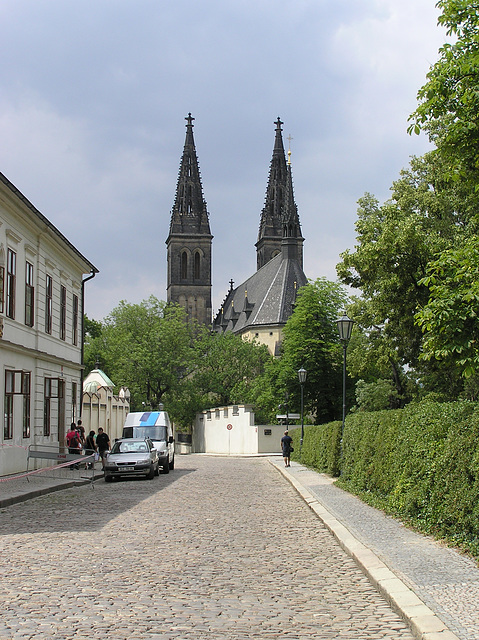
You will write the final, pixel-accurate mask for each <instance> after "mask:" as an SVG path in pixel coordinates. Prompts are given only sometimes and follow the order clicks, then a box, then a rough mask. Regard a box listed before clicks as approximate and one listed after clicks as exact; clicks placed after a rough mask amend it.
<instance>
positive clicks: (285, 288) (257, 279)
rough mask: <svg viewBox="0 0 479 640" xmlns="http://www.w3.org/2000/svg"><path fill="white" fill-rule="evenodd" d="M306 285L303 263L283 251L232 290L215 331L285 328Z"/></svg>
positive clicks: (216, 321) (218, 318)
mask: <svg viewBox="0 0 479 640" xmlns="http://www.w3.org/2000/svg"><path fill="white" fill-rule="evenodd" d="M306 283H307V278H306V276H305V275H304V273H303V270H302V268H301V265H300V264H299V261H298V260H297V259H290V258H289V257H288V256H287V255H285V251H283V252H282V253H280V254H278V255H277V256H275V257H274V258H273V259H272V260H269V261H268V262H267V263H266V264H265V265H264V266H263V267H261V269H258V271H256V272H255V273H254V274H253V275H252V276H251V277H250V278H248V279H247V280H246V281H245V282H243V283H242V284H241V285H240V286H239V287H237V288H236V289H230V291H229V292H228V294H227V296H226V299H225V300H224V302H223V306H222V308H221V310H220V312H219V313H218V315H217V316H216V319H215V321H214V325H213V328H214V329H215V330H216V331H233V332H234V333H243V332H244V331H247V330H248V329H251V328H253V327H258V326H275V325H285V324H286V322H287V320H288V318H289V317H290V315H291V314H292V312H293V305H294V302H295V300H296V294H297V291H298V289H299V288H300V287H302V286H304V285H305V284H306Z"/></svg>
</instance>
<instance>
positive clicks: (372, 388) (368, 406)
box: [356, 378, 398, 411]
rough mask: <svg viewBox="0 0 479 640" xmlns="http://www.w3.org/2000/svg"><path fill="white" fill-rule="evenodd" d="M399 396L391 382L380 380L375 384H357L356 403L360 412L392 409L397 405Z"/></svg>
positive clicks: (363, 381) (361, 381)
mask: <svg viewBox="0 0 479 640" xmlns="http://www.w3.org/2000/svg"><path fill="white" fill-rule="evenodd" d="M397 395H398V394H397V391H396V389H394V387H393V384H392V382H391V380H384V379H381V378H379V379H378V380H375V381H374V382H366V381H365V380H358V381H357V382H356V403H357V408H358V410H359V411H380V410H381V409H392V408H393V407H394V405H395V404H396V402H395V401H396V398H397Z"/></svg>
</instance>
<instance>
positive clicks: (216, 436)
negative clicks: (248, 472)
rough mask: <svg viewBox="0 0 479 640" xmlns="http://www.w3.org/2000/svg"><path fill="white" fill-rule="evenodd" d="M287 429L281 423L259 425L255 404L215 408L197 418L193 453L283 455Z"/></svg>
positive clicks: (203, 412) (199, 414) (198, 415)
mask: <svg viewBox="0 0 479 640" xmlns="http://www.w3.org/2000/svg"><path fill="white" fill-rule="evenodd" d="M294 428H297V427H290V430H291V429H294ZM284 429H285V427H284V426H283V425H278V424H274V425H256V424H255V416H254V412H253V409H252V406H251V405H235V406H229V407H215V408H213V409H209V410H205V411H202V412H201V413H198V414H197V415H196V419H195V423H194V425H193V453H211V454H221V455H255V454H261V453H263V454H266V453H272V454H280V453H281V437H282V436H283V434H284Z"/></svg>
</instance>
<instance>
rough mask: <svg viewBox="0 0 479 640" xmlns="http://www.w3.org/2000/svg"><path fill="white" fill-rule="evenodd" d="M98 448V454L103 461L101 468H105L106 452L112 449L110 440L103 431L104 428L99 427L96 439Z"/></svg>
mask: <svg viewBox="0 0 479 640" xmlns="http://www.w3.org/2000/svg"><path fill="white" fill-rule="evenodd" d="M96 446H97V447H98V454H99V456H100V459H101V466H102V467H104V466H105V457H106V452H107V451H108V450H109V449H110V438H109V437H108V434H107V433H105V432H104V431H103V428H102V427H98V435H97V437H96Z"/></svg>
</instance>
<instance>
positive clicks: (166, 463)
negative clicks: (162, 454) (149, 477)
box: [163, 458, 170, 473]
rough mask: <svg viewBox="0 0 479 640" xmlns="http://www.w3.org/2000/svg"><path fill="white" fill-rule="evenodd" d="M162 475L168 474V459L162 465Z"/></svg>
mask: <svg viewBox="0 0 479 640" xmlns="http://www.w3.org/2000/svg"><path fill="white" fill-rule="evenodd" d="M163 473H170V465H169V463H168V458H166V462H165V464H164V465H163Z"/></svg>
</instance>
